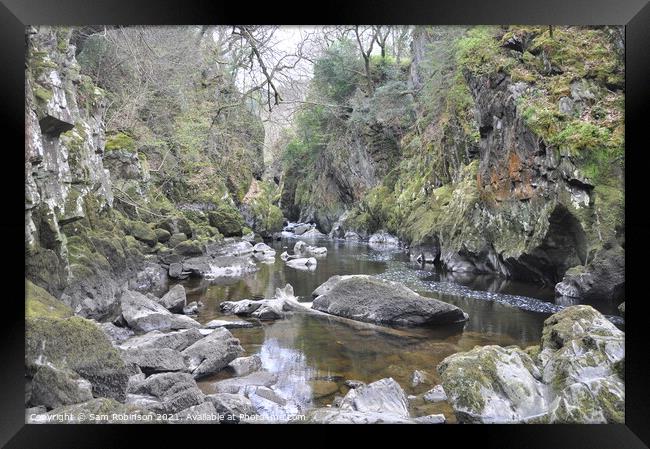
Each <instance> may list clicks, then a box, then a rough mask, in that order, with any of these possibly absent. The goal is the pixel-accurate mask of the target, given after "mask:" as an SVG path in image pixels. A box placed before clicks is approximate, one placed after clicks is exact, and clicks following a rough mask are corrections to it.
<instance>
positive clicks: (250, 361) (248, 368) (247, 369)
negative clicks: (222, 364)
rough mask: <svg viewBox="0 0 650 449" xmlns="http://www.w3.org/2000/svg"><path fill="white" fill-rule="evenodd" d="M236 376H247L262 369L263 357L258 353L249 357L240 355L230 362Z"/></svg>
mask: <svg viewBox="0 0 650 449" xmlns="http://www.w3.org/2000/svg"><path fill="white" fill-rule="evenodd" d="M228 367H229V368H231V369H232V370H233V371H234V372H235V375H236V376H246V375H247V374H250V373H252V372H255V371H259V370H261V369H262V359H261V358H260V356H259V355H258V354H255V355H251V356H249V357H238V358H236V359H235V360H233V361H232V362H230V363H229V364H228Z"/></svg>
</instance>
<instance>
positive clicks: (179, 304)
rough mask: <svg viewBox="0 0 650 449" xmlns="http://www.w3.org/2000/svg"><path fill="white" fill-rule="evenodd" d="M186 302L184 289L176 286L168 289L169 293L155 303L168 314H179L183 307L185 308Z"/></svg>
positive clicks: (178, 285)
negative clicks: (167, 311)
mask: <svg viewBox="0 0 650 449" xmlns="http://www.w3.org/2000/svg"><path fill="white" fill-rule="evenodd" d="M186 301H187V296H186V294H185V287H183V286H182V285H180V284H177V285H174V286H173V287H172V288H170V289H169V291H168V292H167V293H165V294H164V296H163V297H162V298H160V299H159V300H157V301H156V302H158V304H160V305H161V306H163V307H164V308H165V309H167V310H169V311H170V312H174V313H181V312H182V311H183V307H185V303H186Z"/></svg>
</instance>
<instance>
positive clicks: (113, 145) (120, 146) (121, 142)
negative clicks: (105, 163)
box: [104, 132, 135, 152]
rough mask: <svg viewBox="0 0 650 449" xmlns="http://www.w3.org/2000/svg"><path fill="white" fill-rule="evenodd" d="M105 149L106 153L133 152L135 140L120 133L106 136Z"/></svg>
mask: <svg viewBox="0 0 650 449" xmlns="http://www.w3.org/2000/svg"><path fill="white" fill-rule="evenodd" d="M104 149H105V150H106V151H112V150H126V151H130V152H133V151H135V140H134V139H133V137H131V136H129V135H128V134H126V133H123V132H119V133H117V134H113V135H110V136H106V145H105V146H104Z"/></svg>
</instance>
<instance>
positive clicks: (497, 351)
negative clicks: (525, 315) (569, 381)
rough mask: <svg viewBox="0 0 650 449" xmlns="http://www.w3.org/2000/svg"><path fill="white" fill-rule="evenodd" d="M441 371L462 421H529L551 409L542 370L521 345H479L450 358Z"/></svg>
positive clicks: (445, 385)
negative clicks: (506, 346)
mask: <svg viewBox="0 0 650 449" xmlns="http://www.w3.org/2000/svg"><path fill="white" fill-rule="evenodd" d="M438 371H439V372H440V374H441V378H442V384H443V387H444V391H445V392H446V393H447V396H448V400H449V402H450V403H451V404H452V407H453V408H454V412H455V414H456V417H457V419H458V420H459V421H460V422H463V423H488V424H491V423H521V422H528V421H534V420H535V419H539V418H540V416H543V415H544V414H545V412H546V411H547V409H548V403H547V401H546V396H547V387H546V385H544V383H543V382H542V381H541V372H540V370H539V369H538V368H537V367H536V366H535V364H534V362H533V360H532V359H531V357H530V356H529V355H528V354H527V353H526V352H524V351H523V350H522V349H520V348H517V347H514V346H511V347H508V348H502V347H500V346H495V345H492V346H482V347H479V346H477V347H475V348H474V349H472V350H471V351H469V352H462V353H458V354H454V355H452V356H449V357H447V358H446V359H445V360H443V362H442V363H441V364H440V365H439V366H438Z"/></svg>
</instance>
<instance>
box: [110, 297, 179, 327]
mask: <svg viewBox="0 0 650 449" xmlns="http://www.w3.org/2000/svg"><path fill="white" fill-rule="evenodd" d="M120 303H121V306H122V316H123V317H124V320H125V321H126V322H127V324H128V325H129V327H131V328H132V329H134V330H136V331H140V332H149V331H152V330H169V329H171V316H172V314H171V313H170V312H169V311H168V310H167V309H166V308H164V307H163V306H161V305H160V304H158V303H157V302H154V301H152V300H151V299H149V298H147V297H146V296H144V295H143V294H141V293H138V292H133V291H128V290H127V291H125V292H124V293H123V294H122V297H121V298H120Z"/></svg>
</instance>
